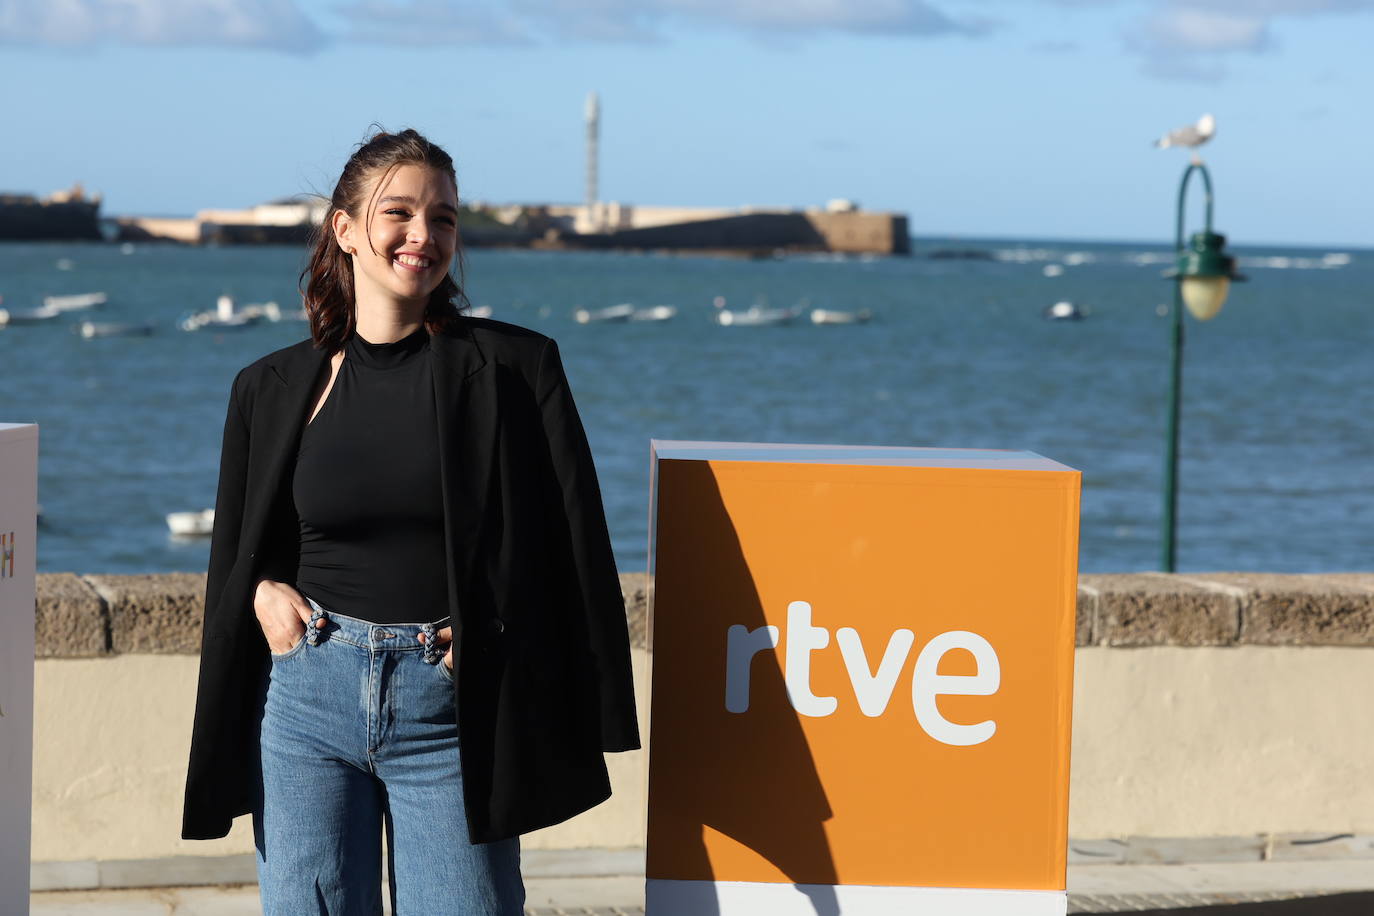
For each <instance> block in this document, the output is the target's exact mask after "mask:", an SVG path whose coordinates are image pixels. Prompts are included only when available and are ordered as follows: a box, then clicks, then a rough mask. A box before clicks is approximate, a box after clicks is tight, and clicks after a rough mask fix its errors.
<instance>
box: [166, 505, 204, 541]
mask: <svg viewBox="0 0 1374 916" xmlns="http://www.w3.org/2000/svg"><path fill="white" fill-rule="evenodd" d="M214 527H215V510H214V509H202V510H200V511H199V512H169V513H167V529H168V530H169V531H171V532H172V534H174V535H176V536H177V537H208V536H209V534H210V532H211V531H213V530H214Z"/></svg>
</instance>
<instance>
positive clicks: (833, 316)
mask: <svg viewBox="0 0 1374 916" xmlns="http://www.w3.org/2000/svg"><path fill="white" fill-rule="evenodd" d="M872 317H873V313H872V312H870V311H869V310H868V309H859V310H858V311H857V312H841V311H838V310H836V309H812V310H811V323H812V324H863V323H864V322H865V321H867V320H868V319H870V318H872Z"/></svg>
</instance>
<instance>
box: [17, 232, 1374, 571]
mask: <svg viewBox="0 0 1374 916" xmlns="http://www.w3.org/2000/svg"><path fill="white" fill-rule="evenodd" d="M949 244H950V243H948V242H945V241H937V240H921V239H918V240H916V243H915V248H914V254H913V256H911V257H908V258H839V257H828V256H816V257H806V256H794V257H786V258H777V259H767V260H742V259H741V260H736V259H727V258H713V257H688V256H670V255H651V254H643V255H636V254H617V253H596V254H589V253H555V252H533V251H494V250H477V251H473V252H470V254H469V256H468V260H467V288H468V291H469V294H470V296H471V299H472V302H473V304H474V305H486V306H490V307H491V309H492V311H493V317H494V318H497V319H499V320H503V321H510V322H514V323H516V324H520V325H524V326H527V327H531V328H535V329H537V330H539V331H542V332H544V333H548V334H551V335H553V336H554V337H555V338H557V340H558V341H559V344H560V347H561V350H562V353H563V358H564V362H565V365H566V367H567V371H568V375H569V378H570V379H571V382H572V385H573V390H574V392H575V394H576V397H577V403H578V406H579V408H580V409H581V413H582V418H583V421H584V424H585V426H586V428H587V432H588V436H589V438H590V440H591V444H592V450H593V452H594V454H595V457H596V462H597V467H598V470H599V472H600V478H601V486H602V491H603V494H604V497H605V503H606V510H607V515H608V519H609V522H610V529H611V534H612V539H613V541H614V546H615V550H616V557H617V560H618V562H619V564H620V567H621V568H622V569H623V570H626V571H632V570H642V569H644V568H645V567H646V557H647V536H648V534H647V531H648V524H647V522H648V461H649V440H650V439H651V438H668V439H707V440H736V441H751V442H756V441H764V442H793V443H846V444H862V445H904V446H943V447H962V448H999V449H1027V450H1030V451H1034V452H1038V453H1040V454H1042V455H1045V456H1047V457H1050V458H1053V459H1055V460H1057V461H1060V462H1063V463H1064V464H1067V465H1070V466H1071V467H1074V468H1078V469H1080V470H1082V472H1083V501H1082V509H1083V515H1082V534H1081V568H1082V569H1083V570H1084V571H1099V572H1101V571H1133V570H1146V569H1157V568H1158V561H1159V540H1160V532H1159V526H1160V517H1161V480H1162V473H1163V453H1164V444H1165V406H1166V396H1167V390H1168V368H1169V327H1170V317H1169V314H1168V310H1169V303H1170V302H1171V299H1172V290H1171V286H1170V281H1167V280H1165V279H1162V278H1161V271H1162V270H1163V269H1164V268H1166V267H1167V266H1168V265H1169V261H1170V254H1169V251H1168V250H1167V248H1165V247H1163V246H1148V245H1130V244H1122V245H1104V244H1084V243H1063V242H1038V241H1011V240H1008V241H996V240H993V241H986V240H979V241H974V242H970V241H964V242H960V243H958V246H959V247H961V248H966V249H977V250H980V251H982V252H985V253H986V254H987V256H988V259H986V260H982V259H950V258H931V257H929V254H930V253H931V252H932V251H933V250H936V249H938V248H942V247H948V246H949ZM1238 253H1239V254H1240V256H1241V270H1242V271H1243V272H1245V273H1246V274H1248V275H1249V278H1250V279H1249V282H1248V283H1244V284H1237V285H1235V286H1233V288H1232V292H1231V296H1230V300H1229V301H1228V303H1227V304H1226V306H1225V308H1224V309H1223V310H1222V312H1221V314H1220V315H1219V316H1218V317H1217V318H1215V319H1214V320H1212V321H1210V322H1206V323H1199V322H1196V321H1194V320H1192V319H1191V318H1188V319H1187V337H1188V340H1187V346H1186V352H1185V358H1184V372H1183V412H1182V425H1181V437H1180V443H1181V444H1180V453H1179V454H1180V461H1179V481H1180V488H1179V512H1178V566H1179V568H1180V569H1181V570H1268V571H1280V572H1301V571H1331V570H1368V569H1371V568H1374V463H1372V462H1371V456H1372V455H1374V424H1371V422H1370V409H1369V404H1370V402H1371V399H1374V322H1372V321H1371V313H1372V311H1374V253H1371V252H1363V251H1351V250H1345V249H1318V250H1281V249H1263V250H1261V249H1253V250H1252V249H1241V250H1240V251H1239V252H1238ZM303 261H304V254H303V252H302V251H301V250H300V249H296V248H282V247H264V248H251V247H241V248H189V247H180V246H171V245H138V246H134V247H132V248H130V247H128V246H125V247H123V248H121V247H120V246H118V245H96V244H87V245H78V244H10V245H0V295H2V296H3V297H4V298H3V302H0V307H9V308H15V309H23V308H31V307H35V306H37V305H39V304H41V299H42V297H43V296H45V295H53V294H62V293H80V292H93V291H104V292H106V293H108V295H109V303H108V304H107V305H106V306H105V307H104V308H102V309H100V310H98V311H95V312H91V313H73V314H72V315H70V316H64V317H63V318H61V319H58V320H56V321H55V322H52V323H49V324H45V325H32V326H16V327H9V328H3V329H0V420H3V421H11V422H14V421H22V422H28V421H33V422H37V423H39V424H40V426H41V439H40V491H39V501H40V503H41V504H42V519H41V521H40V525H39V554H38V559H39V569H40V570H42V571H59V570H70V571H76V572H155V571H168V570H201V569H204V567H205V564H206V557H207V554H208V544H207V542H206V541H205V540H202V539H197V540H181V539H177V538H174V537H172V536H171V535H170V534H169V533H168V529H167V525H166V522H165V516H166V514H167V513H169V512H176V511H183V510H196V509H202V508H208V507H210V506H211V505H213V503H214V498H215V483H216V474H217V465H218V460H219V446H220V432H221V429H222V425H223V422H224V414H225V407H226V403H227V400H226V399H227V395H228V391H229V386H230V383H231V382H232V380H233V378H234V375H235V373H236V372H237V371H238V370H239V369H240V368H242V367H243V366H244V365H246V364H247V363H249V362H252V361H253V360H255V359H256V358H258V357H259V356H261V355H263V354H265V353H267V352H269V351H271V350H274V349H277V348H279V347H283V346H287V345H289V344H291V343H293V342H295V341H297V340H299V339H301V338H303V337H304V336H305V335H306V333H307V332H306V326H305V325H304V324H303V323H301V322H295V321H282V322H279V323H275V324H272V323H264V324H259V325H256V326H253V327H249V328H246V329H243V330H236V331H226V332H218V333H217V332H212V331H206V330H202V331H197V332H191V333H188V332H183V331H181V330H178V329H177V327H176V322H177V319H178V318H179V317H181V316H182V315H184V314H186V313H188V312H191V311H201V310H206V309H211V308H213V307H214V305H215V300H216V298H217V297H218V296H219V295H221V294H230V295H232V296H234V297H235V298H236V300H237V302H238V303H239V304H240V306H241V305H244V304H247V303H260V302H266V301H275V302H277V303H279V304H280V306H281V307H282V310H283V311H284V312H288V313H289V312H291V311H292V310H294V309H295V308H297V307H298V305H299V295H298V293H297V292H296V282H297V275H298V273H299V271H300V269H301V267H302V266H303ZM1051 265H1053V266H1052V267H1051V269H1050V270H1049V271H1048V273H1050V274H1055V275H1054V276H1046V270H1045V268H1046V267H1047V266H1051ZM1056 267H1057V268H1062V270H1056V269H1055V268H1056ZM716 297H724V299H725V302H726V307H727V308H729V309H732V310H733V309H744V308H748V307H749V306H750V305H752V304H755V303H759V304H765V303H766V304H767V305H768V306H770V307H798V308H801V309H802V311H803V314H802V315H801V317H800V318H799V319H798V320H797V321H796V322H794V323H793V324H790V325H785V326H773V327H722V326H720V325H719V324H717V323H716V322H715V320H714V319H715V316H716V312H717V308H716V307H715V306H714V304H713V301H714V300H715V299H716ZM1059 300H1070V301H1072V302H1074V303H1075V304H1077V305H1078V306H1080V307H1081V308H1082V309H1083V310H1084V311H1085V313H1086V315H1085V317H1084V318H1083V320H1080V321H1049V320H1046V319H1045V318H1044V317H1043V313H1044V310H1045V309H1046V307H1047V306H1049V305H1051V304H1052V303H1054V302H1056V301H1059ZM622 302H629V303H634V304H636V305H637V306H640V307H648V306H652V305H659V304H666V305H673V306H676V308H677V309H678V312H677V315H676V316H675V317H674V318H673V319H671V320H669V321H664V322H631V323H624V324H596V323H592V324H585V325H584V324H578V323H577V322H576V321H575V320H574V318H573V312H574V310H575V309H577V308H579V307H582V308H598V307H604V306H609V305H614V304H617V303H622ZM810 308H826V309H839V310H848V311H855V310H859V309H867V310H869V311H871V312H872V316H873V317H872V319H871V320H870V321H869V322H867V323H864V324H856V325H849V326H815V325H812V324H811V323H810V322H809V321H808V320H806V314H805V311H806V310H809V309H810ZM83 319H91V320H97V321H120V322H148V323H151V324H152V325H153V326H154V329H155V330H154V333H153V334H152V335H151V336H148V337H130V338H108V339H94V340H85V339H82V338H81V337H80V336H78V335H77V334H75V333H73V326H74V325H75V324H76V323H77V322H79V321H81V320H83ZM383 472H384V470H383V469H378V473H383ZM911 523H912V524H913V525H919V524H920V519H912V520H911Z"/></svg>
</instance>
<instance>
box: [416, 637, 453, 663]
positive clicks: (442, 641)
mask: <svg viewBox="0 0 1374 916" xmlns="http://www.w3.org/2000/svg"><path fill="white" fill-rule="evenodd" d="M417 638H418V639H419V640H420V642H424V641H425V634H424V633H421V634H420V635H419V636H418V637H417ZM434 642H435V644H436V645H439V646H448V651H447V652H445V653H444V667H445V668H447V669H448V670H450V671H452V670H453V627H444V628H443V629H442V630H435V631H434Z"/></svg>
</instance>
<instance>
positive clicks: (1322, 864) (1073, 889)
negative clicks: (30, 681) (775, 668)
mask: <svg viewBox="0 0 1374 916" xmlns="http://www.w3.org/2000/svg"><path fill="white" fill-rule="evenodd" d="M525 872H526V881H525V883H526V894H527V900H526V904H527V906H526V912H527V913H529V914H531V916H565V914H566V916H620V914H625V916H630V914H640V913H643V912H644V878H643V851H642V850H614V851H610V850H585V851H581V852H579V853H577V854H575V855H572V856H569V855H567V854H561V855H560V854H553V855H549V854H540V853H537V852H536V853H533V854H530V855H527V856H526V857H525ZM1068 884H1069V912H1070V913H1084V914H1086V913H1119V912H1142V911H1144V912H1153V913H1156V914H1165V913H1168V914H1184V913H1192V912H1195V911H1197V910H1200V909H1204V908H1214V907H1220V908H1222V909H1214V910H1212V912H1214V913H1217V914H1218V916H1221V914H1223V913H1224V914H1226V916H1355V914H1368V913H1371V912H1374V859H1364V860H1344V861H1342V860H1330V859H1328V860H1314V861H1297V862H1263V863H1256V862H1230V863H1195V864H1174V865H1095V864H1075V865H1070V866H1069V882H1068ZM31 905H32V909H31V910H30V912H31V914H32V916H97V914H99V916H173V914H175V916H251V914H257V913H260V912H261V910H260V909H259V906H258V897H257V888H256V887H255V886H253V885H236V886H221V887H163V888H151V889H122V890H105V891H48V892H39V893H35V894H34V895H33V896H32V898H31Z"/></svg>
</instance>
